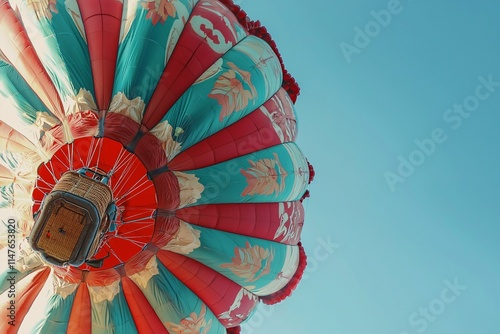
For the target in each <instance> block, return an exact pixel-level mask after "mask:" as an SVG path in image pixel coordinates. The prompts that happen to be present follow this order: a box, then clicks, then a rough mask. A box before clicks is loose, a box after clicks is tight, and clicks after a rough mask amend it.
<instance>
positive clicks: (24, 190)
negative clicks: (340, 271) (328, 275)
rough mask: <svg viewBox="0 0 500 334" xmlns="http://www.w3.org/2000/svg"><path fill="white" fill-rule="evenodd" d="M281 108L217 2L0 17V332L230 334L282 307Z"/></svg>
mask: <svg viewBox="0 0 500 334" xmlns="http://www.w3.org/2000/svg"><path fill="white" fill-rule="evenodd" d="M298 93H299V89H298V86H297V84H296V83H295V81H294V79H293V78H292V77H291V76H290V75H289V74H288V72H287V71H286V70H285V68H284V66H283V62H282V60H281V57H280V55H279V53H278V51H277V48H276V45H275V43H274V42H273V40H272V39H271V37H270V36H269V34H268V33H267V31H266V29H265V28H264V27H262V26H261V25H260V23H259V22H258V21H251V20H250V19H249V18H248V17H247V15H246V14H245V12H244V11H242V10H241V9H240V7H239V6H237V5H235V4H234V3H232V2H231V1H230V0H203V1H198V0H168V1H167V0H135V1H132V0H130V1H128V0H10V1H7V0H2V1H0V100H1V102H0V106H1V111H0V212H1V215H0V217H1V220H2V224H1V228H2V233H1V236H0V248H1V249H0V254H1V256H0V261H1V262H0V293H1V295H0V307H1V309H2V312H1V313H2V314H3V316H2V321H1V322H0V332H2V333H127V334H129V333H172V334H173V333H238V332H239V330H240V325H241V324H242V323H243V322H244V321H245V320H246V319H248V318H249V317H251V315H252V313H253V312H254V311H255V308H256V306H257V305H258V303H259V302H264V303H269V304H272V303H276V302H278V301H281V300H282V299H284V298H285V297H287V296H288V295H289V294H290V293H291V291H292V290H293V289H294V288H295V287H296V285H297V283H298V281H299V280H300V277H301V275H302V273H303V271H304V268H305V263H306V257H305V254H304V250H303V248H302V246H301V244H300V234H301V230H302V226H303V223H304V208H303V206H302V202H301V201H302V200H303V199H304V198H305V197H306V196H307V187H308V184H309V182H310V181H311V180H312V178H313V174H314V172H313V169H312V167H311V166H310V164H309V163H308V161H307V160H306V158H305V157H304V155H303V153H302V152H301V150H300V149H299V148H298V146H297V144H296V143H295V139H296V136H297V124H296V123H297V121H296V113H295V109H294V103H295V100H296V98H297V95H298ZM4 320H7V321H4Z"/></svg>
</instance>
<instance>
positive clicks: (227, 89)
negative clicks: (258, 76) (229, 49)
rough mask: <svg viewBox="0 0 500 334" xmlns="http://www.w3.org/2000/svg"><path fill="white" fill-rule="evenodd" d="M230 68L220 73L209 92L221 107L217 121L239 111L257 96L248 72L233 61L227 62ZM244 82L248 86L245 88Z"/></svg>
mask: <svg viewBox="0 0 500 334" xmlns="http://www.w3.org/2000/svg"><path fill="white" fill-rule="evenodd" d="M227 65H228V66H229V67H230V68H231V69H230V70H229V71H227V72H226V73H224V74H223V75H221V76H220V77H219V78H218V79H217V81H216V83H215V85H214V88H213V89H212V91H211V92H210V94H209V95H208V96H209V97H210V98H212V99H216V100H217V102H218V103H219V105H220V106H221V107H222V109H221V112H220V115H219V121H222V120H223V119H224V118H226V117H228V116H231V114H232V113H234V112H235V111H241V110H243V109H245V108H246V107H247V106H248V103H249V102H250V101H251V100H252V99H254V98H255V97H257V90H256V89H255V87H254V85H253V84H252V79H251V74H250V72H247V71H244V70H242V69H239V68H238V67H237V66H236V65H235V64H234V63H232V62H228V63H227ZM244 84H246V85H247V86H248V87H249V90H247V89H245V86H244Z"/></svg>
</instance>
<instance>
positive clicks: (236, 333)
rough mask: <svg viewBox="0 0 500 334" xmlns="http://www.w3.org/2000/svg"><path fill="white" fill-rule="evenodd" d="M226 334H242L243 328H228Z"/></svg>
mask: <svg viewBox="0 0 500 334" xmlns="http://www.w3.org/2000/svg"><path fill="white" fill-rule="evenodd" d="M226 333H227V334H240V333H241V327H240V326H238V327H231V328H227V331H226Z"/></svg>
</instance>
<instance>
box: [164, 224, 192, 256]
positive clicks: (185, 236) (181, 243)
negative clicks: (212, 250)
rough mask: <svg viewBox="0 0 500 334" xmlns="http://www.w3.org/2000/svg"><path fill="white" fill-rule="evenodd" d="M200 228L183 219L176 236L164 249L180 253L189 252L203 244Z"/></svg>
mask: <svg viewBox="0 0 500 334" xmlns="http://www.w3.org/2000/svg"><path fill="white" fill-rule="evenodd" d="M200 234H201V232H200V231H199V230H195V229H194V228H193V227H192V226H191V225H189V224H188V223H186V222H183V221H181V223H180V225H179V229H178V230H177V233H176V234H175V235H174V237H173V238H172V239H171V240H170V241H169V242H168V244H167V245H166V246H165V247H163V248H162V249H164V250H168V251H171V252H174V253H178V254H189V253H191V252H193V251H194V250H195V249H197V248H199V247H200V246H201V242H200Z"/></svg>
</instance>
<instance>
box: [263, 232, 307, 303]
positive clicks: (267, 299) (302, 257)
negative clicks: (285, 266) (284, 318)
mask: <svg viewBox="0 0 500 334" xmlns="http://www.w3.org/2000/svg"><path fill="white" fill-rule="evenodd" d="M297 246H299V266H298V268H297V271H296V272H295V274H294V275H293V277H292V279H291V280H290V282H288V284H287V285H285V287H283V289H281V290H280V291H278V292H275V293H273V294H272V295H269V296H264V297H261V298H260V300H262V302H263V303H264V304H266V305H273V304H277V303H279V302H281V301H283V300H285V299H286V298H288V297H290V295H291V294H292V292H293V291H294V290H295V288H296V287H297V285H299V282H300V280H301V279H302V275H304V271H305V270H306V266H307V256H306V252H305V250H304V247H302V243H301V242H299V244H298V245H297Z"/></svg>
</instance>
